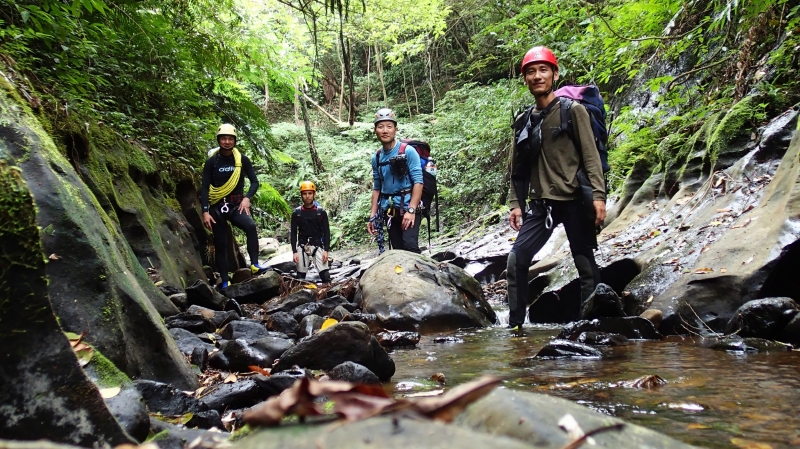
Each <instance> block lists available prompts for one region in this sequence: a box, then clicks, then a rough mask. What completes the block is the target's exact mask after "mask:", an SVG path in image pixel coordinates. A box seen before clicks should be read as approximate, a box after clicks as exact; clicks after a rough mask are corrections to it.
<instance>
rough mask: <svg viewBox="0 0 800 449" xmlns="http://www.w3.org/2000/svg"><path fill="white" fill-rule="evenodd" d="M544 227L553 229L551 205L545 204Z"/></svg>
mask: <svg viewBox="0 0 800 449" xmlns="http://www.w3.org/2000/svg"><path fill="white" fill-rule="evenodd" d="M544 228H545V229H547V230H550V229H553V206H547V218H545V219H544Z"/></svg>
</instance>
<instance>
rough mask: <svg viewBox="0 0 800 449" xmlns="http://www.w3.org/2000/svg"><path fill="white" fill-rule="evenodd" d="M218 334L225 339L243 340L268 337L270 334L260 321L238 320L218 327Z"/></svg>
mask: <svg viewBox="0 0 800 449" xmlns="http://www.w3.org/2000/svg"><path fill="white" fill-rule="evenodd" d="M219 335H220V336H221V337H222V338H224V339H226V340H236V339H239V338H244V339H245V340H248V341H253V340H258V339H259V338H264V337H269V336H270V335H271V334H270V332H269V331H268V330H267V328H266V327H265V326H264V324H263V323H261V322H260V321H255V320H238V321H231V322H230V323H228V324H226V325H225V327H223V328H222V329H220V331H219ZM273 336H274V335H273Z"/></svg>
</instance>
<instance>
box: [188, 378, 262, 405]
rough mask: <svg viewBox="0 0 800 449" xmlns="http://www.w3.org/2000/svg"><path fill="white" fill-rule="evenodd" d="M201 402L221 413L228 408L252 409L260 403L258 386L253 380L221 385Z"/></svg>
mask: <svg viewBox="0 0 800 449" xmlns="http://www.w3.org/2000/svg"><path fill="white" fill-rule="evenodd" d="M200 400H201V401H202V402H203V403H204V404H205V405H206V406H207V407H208V408H209V409H211V410H216V411H218V412H220V413H222V412H224V411H225V409H228V408H243V407H250V406H252V405H255V404H256V403H257V402H259V392H258V385H256V382H255V381H254V380H252V379H247V380H240V381H238V382H234V383H231V384H219V385H218V386H217V388H215V389H214V390H213V391H211V392H209V393H208V394H205V395H204V396H203V397H202V398H200Z"/></svg>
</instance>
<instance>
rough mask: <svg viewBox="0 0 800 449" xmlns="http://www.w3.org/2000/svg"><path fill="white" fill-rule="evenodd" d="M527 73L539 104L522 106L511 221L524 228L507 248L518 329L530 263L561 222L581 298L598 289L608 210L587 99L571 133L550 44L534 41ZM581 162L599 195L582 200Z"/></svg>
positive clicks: (574, 115) (573, 110)
mask: <svg viewBox="0 0 800 449" xmlns="http://www.w3.org/2000/svg"><path fill="white" fill-rule="evenodd" d="M522 75H523V79H524V81H525V85H526V86H528V90H530V92H531V94H533V96H534V98H535V99H536V105H535V107H533V108H531V109H528V110H526V111H525V112H524V113H522V114H520V116H518V117H517V119H516V120H515V123H514V139H515V149H514V157H513V161H512V169H511V170H512V171H511V180H512V181H511V182H512V188H511V192H510V199H511V201H510V202H511V214H510V215H509V221H510V222H511V227H512V228H514V229H515V230H517V231H519V234H518V236H517V239H516V241H515V242H514V246H513V248H512V249H511V252H510V253H509V254H508V304H509V309H510V313H509V319H508V322H509V324H508V326H509V328H511V329H519V328H520V327H521V326H522V324H523V323H524V321H525V312H526V307H527V300H528V268H529V267H530V264H531V261H532V260H533V256H535V255H536V253H538V252H539V250H541V249H542V247H543V246H544V244H545V243H547V240H548V239H549V238H550V236H551V235H552V233H553V229H554V228H555V227H556V226H557V225H558V224H559V223H563V224H564V229H565V231H566V233H567V239H568V240H569V245H570V251H571V252H572V257H573V259H574V261H575V266H576V268H577V269H578V274H579V277H580V286H581V299H582V300H585V299H587V298H588V297H589V296H590V295H591V294H592V292H593V291H594V289H595V287H596V286H597V284H598V283H599V282H600V270H599V269H598V267H597V263H596V262H595V260H594V249H596V248H597V235H596V233H595V226H599V225H600V224H601V223H602V222H603V220H605V217H606V205H605V198H606V196H605V192H606V190H605V182H604V179H603V169H602V166H601V162H600V155H599V153H598V151H597V148H596V147H595V143H594V134H593V133H592V128H591V124H590V121H589V114H588V112H587V111H586V109H585V108H584V106H583V105H581V104H579V103H578V102H572V103H571V104H572V106H571V107H570V117H571V124H570V126H571V127H572V129H573V132H572V137H571V136H570V134H569V133H567V132H563V133H561V132H559V131H561V130H562V127H561V118H560V116H561V115H560V107H561V102H560V101H559V99H558V97H556V96H555V94H554V93H553V84H554V83H555V82H556V81H557V80H558V78H559V76H558V61H557V60H556V57H555V55H554V54H553V52H552V51H550V49H548V48H547V47H534V48H531V49H530V50H529V51H528V52H527V53H526V54H525V58H524V59H523V61H522ZM579 169H581V170H582V171H583V172H585V174H586V176H587V177H588V182H589V184H590V185H591V197H592V200H582V197H581V186H580V184H579V181H578V171H579ZM582 175H583V173H581V176H582ZM527 200H530V203H529V204H526V203H527ZM526 206H529V207H526Z"/></svg>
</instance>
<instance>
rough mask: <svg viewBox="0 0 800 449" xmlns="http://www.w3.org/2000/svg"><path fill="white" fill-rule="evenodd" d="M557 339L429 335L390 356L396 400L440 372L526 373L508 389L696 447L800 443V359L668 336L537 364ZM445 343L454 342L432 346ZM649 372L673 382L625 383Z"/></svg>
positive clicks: (482, 332)
mask: <svg viewBox="0 0 800 449" xmlns="http://www.w3.org/2000/svg"><path fill="white" fill-rule="evenodd" d="M557 333H558V329H556V328H552V327H551V328H546V327H527V326H526V327H525V330H524V333H523V334H522V335H521V336H514V335H513V334H512V333H511V332H509V331H508V330H506V329H504V328H502V327H500V326H498V327H492V328H488V329H470V330H463V331H459V332H455V333H451V334H441V335H432V336H425V337H423V338H422V340H421V341H420V344H419V345H418V346H417V347H416V348H413V349H396V350H394V351H393V352H392V354H391V356H392V358H393V359H394V361H395V364H396V366H397V372H396V374H395V376H394V378H393V379H392V381H393V386H394V389H395V390H394V391H395V394H396V395H398V396H402V395H406V394H413V393H415V392H420V391H427V390H437V389H441V388H442V387H441V386H440V385H439V384H437V383H436V382H434V381H431V380H430V377H431V376H432V375H433V374H435V373H442V374H444V375H445V378H446V386H448V387H452V386H454V385H457V384H460V383H463V382H466V381H468V380H471V379H473V378H475V377H477V376H480V375H482V374H495V375H521V376H524V377H517V378H514V379H512V380H508V381H506V382H505V383H504V386H505V387H507V388H513V389H519V390H526V391H533V392H538V393H546V394H551V395H555V396H560V397H563V398H566V399H570V400H572V401H575V402H578V403H580V404H583V405H586V406H588V407H590V408H592V409H594V410H597V411H599V412H602V413H606V414H609V415H613V416H618V417H620V418H624V419H626V420H628V421H629V422H632V423H635V424H638V425H641V426H645V427H648V428H651V429H654V430H657V431H659V432H662V433H665V434H667V435H670V436H672V437H673V438H676V439H678V440H681V441H684V442H686V443H690V444H695V445H697V446H704V447H720V448H721V447H736V446H739V447H751V448H759V449H762V448H766V447H772V448H778V447H792V446H794V447H796V446H800V413H798V406H800V353H798V352H778V353H774V352H773V353H758V354H747V355H742V354H733V353H727V352H723V351H715V350H712V349H708V348H705V347H702V346H701V345H700V341H698V339H697V338H694V339H692V338H688V337H684V338H681V337H670V338H668V339H666V340H663V341H639V342H631V343H629V344H628V345H627V346H620V347H616V348H613V349H611V350H610V356H609V358H606V359H603V360H537V359H534V358H533V356H535V355H536V353H537V352H538V351H539V349H541V348H542V346H544V345H545V344H546V343H547V341H549V340H550V339H551V337H553V336H555V335H556V334H557ZM440 336H450V337H454V339H456V341H453V342H446V343H436V342H434V338H435V337H440ZM651 374H654V375H658V376H660V377H662V378H663V379H665V380H667V382H668V383H667V384H666V385H663V386H661V387H658V388H654V389H636V388H625V387H622V386H620V385H619V382H620V381H626V380H633V379H636V378H638V377H640V376H644V375H651ZM755 442H758V443H762V444H766V445H763V446H762V445H758V444H755ZM767 445H768V446H767Z"/></svg>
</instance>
